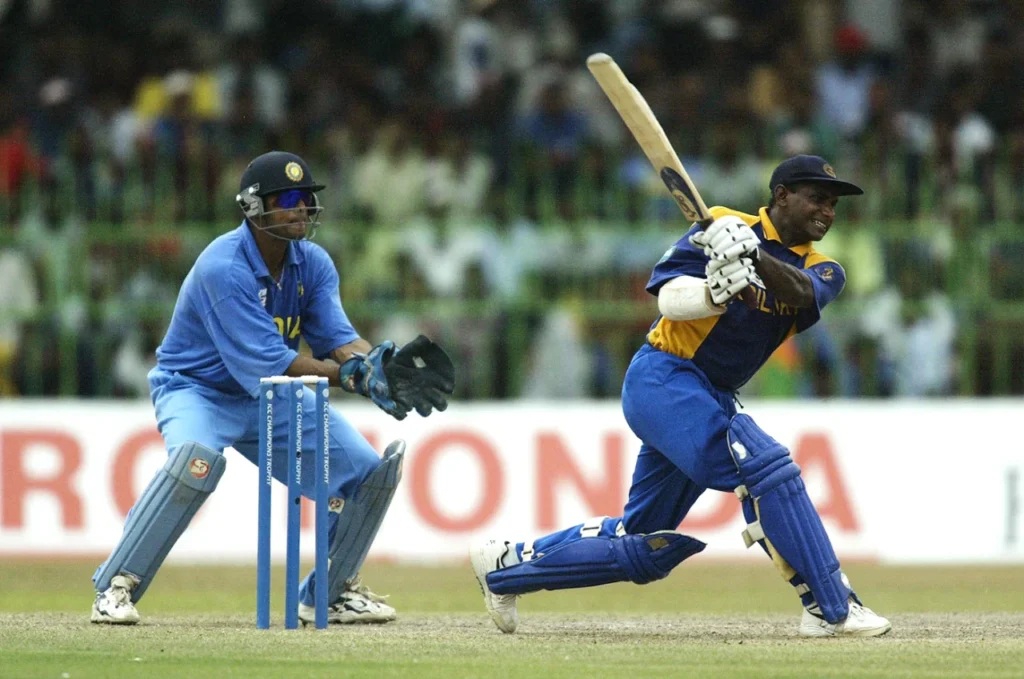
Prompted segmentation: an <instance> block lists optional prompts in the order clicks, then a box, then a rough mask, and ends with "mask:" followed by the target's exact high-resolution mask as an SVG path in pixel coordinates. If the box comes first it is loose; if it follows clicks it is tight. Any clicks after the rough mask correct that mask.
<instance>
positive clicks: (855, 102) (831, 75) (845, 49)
mask: <svg viewBox="0 0 1024 679" xmlns="http://www.w3.org/2000/svg"><path fill="white" fill-rule="evenodd" d="M833 42H834V45H835V52H836V58H835V60H834V61H830V62H828V63H826V64H824V65H822V66H821V67H820V68H819V69H818V71H817V73H816V74H815V87H816V90H817V96H818V98H819V100H820V105H821V110H822V113H823V114H824V116H825V120H826V122H828V124H830V125H833V126H835V128H836V129H837V130H839V133H840V134H841V135H842V136H843V137H844V138H846V139H855V138H857V137H858V136H859V135H860V133H861V132H862V131H863V130H864V126H865V124H866V123H867V118H868V109H869V93H870V91H871V85H872V84H873V83H874V81H875V72H874V67H872V66H871V64H870V63H869V62H868V60H867V53H866V48H867V42H866V40H865V38H864V35H863V34H862V33H861V32H860V31H859V30H858V29H857V28H856V27H855V26H852V25H845V26H842V27H840V28H839V29H838V30H836V33H835V37H834V41H833Z"/></svg>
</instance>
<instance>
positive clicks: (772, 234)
mask: <svg viewBox="0 0 1024 679" xmlns="http://www.w3.org/2000/svg"><path fill="white" fill-rule="evenodd" d="M758 215H760V217H761V230H762V231H763V232H764V237H765V239H766V240H773V241H775V242H776V243H779V244H780V245H781V244H782V238H780V237H779V232H778V231H776V230H775V225H774V224H772V220H771V219H770V218H769V217H768V208H766V207H762V208H761V209H760V210H759V211H758ZM812 249H813V248H812V247H811V244H810V243H802V244H800V245H794V246H792V247H791V248H789V250H790V252H793V253H795V254H798V255H800V256H801V257H803V256H805V255H807V254H808V253H809V252H810V251H811V250H812Z"/></svg>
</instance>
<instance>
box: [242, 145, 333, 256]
mask: <svg viewBox="0 0 1024 679" xmlns="http://www.w3.org/2000/svg"><path fill="white" fill-rule="evenodd" d="M323 188H324V185H323V184H317V183H316V182H315V181H313V173H312V172H311V171H310V169H309V166H308V165H307V164H306V161H304V160H303V159H302V158H300V157H299V156H297V155H295V154H294V153H287V152H286V151H270V152H269V153H264V154H263V155H261V156H257V157H256V158H254V159H253V160H252V162H250V163H249V165H248V166H247V167H246V168H245V171H244V172H242V180H241V182H240V185H239V188H238V195H237V196H235V201H236V202H237V203H238V206H239V207H240V208H242V213H243V214H244V215H245V216H246V217H247V218H249V219H250V220H253V219H254V218H256V217H261V216H263V215H265V214H267V209H266V203H265V202H264V200H263V199H264V198H266V197H267V196H269V195H271V194H274V193H285V192H292V191H295V192H296V196H297V198H301V199H302V200H303V201H304V203H305V205H306V217H307V220H308V221H310V222H312V223H313V224H314V225H319V221H317V217H318V216H319V214H320V212H321V210H323V208H321V207H320V203H319V200H317V197H316V192H317V191H320V190H321V189H323ZM297 204H298V200H295V201H294V202H292V203H291V205H286V204H285V205H282V206H281V207H282V208H284V209H290V208H294V206H295V205H297ZM310 237H312V232H311V233H310Z"/></svg>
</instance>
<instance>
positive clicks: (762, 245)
mask: <svg viewBox="0 0 1024 679" xmlns="http://www.w3.org/2000/svg"><path fill="white" fill-rule="evenodd" d="M769 188H770V189H771V192H772V196H771V200H770V201H769V203H768V205H767V206H766V207H762V208H761V209H760V210H759V211H758V212H757V214H745V213H742V212H737V211H735V210H730V209H728V208H724V207H715V208H712V209H711V213H712V215H713V216H714V217H715V221H714V222H713V223H712V224H711V225H710V226H709V227H708V229H707V230H706V231H701V230H700V228H699V227H698V226H696V225H694V226H693V227H691V228H690V230H689V231H688V232H687V234H686V235H685V236H683V237H682V238H681V239H679V241H678V242H676V244H675V245H674V246H673V247H672V248H670V249H669V251H668V252H666V253H665V256H664V257H662V258H661V261H659V262H658V263H657V265H655V267H654V273H653V274H652V275H651V279H650V281H649V282H648V284H647V291H648V292H650V293H651V294H652V295H656V296H657V298H658V310H659V311H660V316H659V317H658V318H657V319H656V320H655V322H654V325H652V326H651V329H650V332H649V333H648V334H647V342H646V343H645V344H644V346H643V347H641V348H640V350H639V351H637V353H636V355H635V356H634V357H633V361H632V363H631V364H630V366H629V369H628V370H627V371H626V378H625V381H624V383H623V385H622V410H623V413H624V414H625V416H626V421H627V422H628V423H629V426H630V428H631V429H632V430H633V432H634V433H635V434H636V435H637V437H638V438H639V439H640V440H641V441H642V446H641V448H640V453H639V456H638V458H637V461H636V468H635V470H634V472H633V485H632V487H631V488H630V491H629V500H628V502H627V503H626V507H625V512H624V514H623V515H622V516H621V517H615V518H608V517H597V518H595V519H591V520H590V521H587V522H586V523H583V524H581V525H577V526H573V527H572V528H567V529H565V530H563V531H559V532H557V533H552V534H551V535H546V536H544V537H542V538H538V539H535V540H528V541H525V542H511V541H502V540H491V541H489V542H486V543H484V544H481V545H478V546H476V547H474V548H473V549H471V550H470V558H471V561H472V566H473V569H474V571H475V573H476V577H477V579H478V581H479V582H480V586H481V588H482V589H483V592H484V601H485V604H486V606H487V610H488V611H489V612H490V614H491V618H492V619H493V620H494V622H495V624H496V625H497V626H498V628H499V629H501V631H503V632H514V631H515V629H516V625H517V624H518V620H519V618H518V613H517V610H516V598H517V597H518V596H519V595H521V594H526V593H528V592H534V591H537V590H541V589H564V588H572V587H587V586H591V585H601V584H605V583H610V582H619V581H631V582H635V583H638V584H645V583H647V582H650V581H652V580H657V579H659V578H663V577H665V576H666V575H668V573H669V572H670V571H671V570H672V569H673V568H674V567H675V566H677V565H678V564H679V563H680V562H682V561H683V560H684V559H686V558H687V557H689V556H692V555H694V554H696V553H697V552H700V551H701V550H703V549H704V547H705V545H704V543H703V542H700V541H699V540H696V539H694V538H691V537H688V536H686V535H682V534H680V533H677V532H675V530H676V528H677V527H678V526H679V524H680V523H681V522H682V520H683V518H684V517H685V516H686V514H687V512H688V511H689V510H690V507H692V506H693V503H694V502H696V500H697V498H698V497H700V495H701V493H703V492H704V491H705V490H706V489H708V488H711V489H714V490H717V491H722V492H727V493H735V494H736V495H737V497H738V498H739V501H740V502H741V503H742V505H743V514H744V516H745V517H746V520H747V524H748V525H747V527H746V530H744V531H743V539H744V540H745V541H746V543H747V546H748V547H749V546H751V545H753V544H754V543H755V542H756V543H758V544H759V545H760V546H761V547H763V548H764V551H765V552H766V553H767V554H768V555H769V557H770V558H771V560H772V561H773V562H774V564H775V566H776V568H777V569H778V570H779V572H780V573H781V574H782V576H783V577H784V578H785V579H786V580H787V581H788V582H789V583H790V584H791V585H792V586H793V588H794V589H795V590H796V593H797V595H798V596H799V597H800V600H801V602H802V603H803V607H804V612H803V618H802V619H801V621H800V634H801V635H803V636H810V637H818V636H834V635H846V636H864V637H868V636H877V635H881V634H885V633H886V632H888V631H889V629H890V627H891V626H890V624H889V621H888V620H886V619H885V618H883V617H881V616H879V615H877V614H875V613H874V612H873V611H871V610H870V609H869V608H866V607H865V606H863V605H862V604H861V601H860V599H859V598H858V597H857V595H856V594H855V593H854V591H853V589H851V587H850V582H849V580H847V578H846V576H845V575H844V574H843V572H842V570H840V567H839V560H838V559H837V558H836V555H835V553H834V552H833V550H832V544H831V542H830V541H829V538H828V535H827V534H826V533H825V528H824V526H823V525H822V523H821V519H820V518H819V517H818V513H817V511H816V510H815V508H814V505H813V504H811V500H810V498H809V497H808V496H807V491H806V489H805V488H804V483H803V480H802V479H801V478H800V468H799V467H797V465H796V464H794V462H793V460H792V458H791V457H790V455H789V451H788V450H786V448H785V447H784V446H782V445H781V444H779V443H778V442H777V441H775V440H774V439H772V438H771V436H769V435H768V434H766V433H765V432H764V431H763V430H762V429H761V428H760V427H759V426H757V424H756V423H755V422H754V420H753V419H751V418H750V416H748V415H745V414H737V412H736V403H735V394H736V392H737V390H738V389H739V388H740V387H742V386H743V385H744V384H746V382H747V381H748V380H749V379H750V378H751V377H752V376H753V375H754V373H755V372H756V371H757V370H758V369H759V368H760V367H761V366H762V365H764V363H765V361H767V360H768V357H769V356H771V355H772V353H773V352H774V351H775V350H776V349H777V348H778V347H779V345H780V344H782V343H783V342H784V341H785V340H786V339H787V338H788V337H790V336H792V335H794V334H796V333H799V332H803V331H804V330H807V329H808V328H809V327H811V326H812V325H814V324H815V323H816V322H817V321H818V320H819V319H820V318H821V311H822V309H824V308H825V305H827V304H828V303H829V302H831V301H832V300H834V299H835V298H836V297H837V296H838V295H839V293H840V292H841V291H842V289H843V286H844V285H845V283H846V274H845V273H844V272H843V268H842V267H841V266H839V264H838V263H837V262H835V261H834V260H832V259H829V258H828V257H825V256H824V255H822V254H820V253H818V252H817V251H815V249H814V247H813V245H812V243H813V242H816V241H820V240H821V239H822V238H823V237H824V236H825V234H826V233H827V232H828V230H829V229H830V228H831V227H832V221H833V219H834V218H835V207H836V203H837V201H838V199H839V197H840V196H848V195H859V194H862V193H863V191H861V189H860V188H858V187H857V186H854V185H853V184H851V183H849V182H844V181H841V180H839V179H837V178H836V173H835V171H834V170H833V169H832V167H831V166H830V165H829V164H828V163H826V162H825V160H824V159H822V158H819V157H817V156H796V157H793V158H790V159H788V160H786V161H784V162H783V163H782V164H780V165H779V166H778V167H777V168H776V169H775V171H774V172H773V174H772V177H771V181H770V184H769ZM744 291H747V292H744ZM741 294H742V295H743V297H744V298H745V299H748V300H749V301H750V303H749V304H748V303H745V302H742V301H739V299H738V298H739V296H740V295H741Z"/></svg>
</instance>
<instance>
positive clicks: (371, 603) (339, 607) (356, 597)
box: [299, 575, 398, 626]
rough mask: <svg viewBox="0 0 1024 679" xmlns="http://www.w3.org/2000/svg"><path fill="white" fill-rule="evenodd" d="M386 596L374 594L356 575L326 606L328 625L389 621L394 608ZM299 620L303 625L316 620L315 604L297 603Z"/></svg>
mask: <svg viewBox="0 0 1024 679" xmlns="http://www.w3.org/2000/svg"><path fill="white" fill-rule="evenodd" d="M386 601H387V597H386V596H381V595H380V594H374V593H373V592H371V591H370V588H369V587H367V586H366V585H364V584H363V582H362V580H361V579H360V578H359V576H358V575H357V576H356V577H354V578H352V579H351V580H349V581H347V582H346V583H345V591H344V592H342V593H341V596H340V597H338V598H337V600H336V601H334V602H333V603H332V604H331V605H330V606H328V607H327V624H329V625H360V624H363V625H366V624H381V623H385V622H391V621H392V620H394V619H395V618H396V617H398V615H397V613H395V609H394V608H392V607H391V606H388V605H387V604H386V603H385V602H386ZM299 620H301V621H302V624H303V626H305V625H312V624H313V623H315V622H316V606H306V605H305V604H303V603H299Z"/></svg>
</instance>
